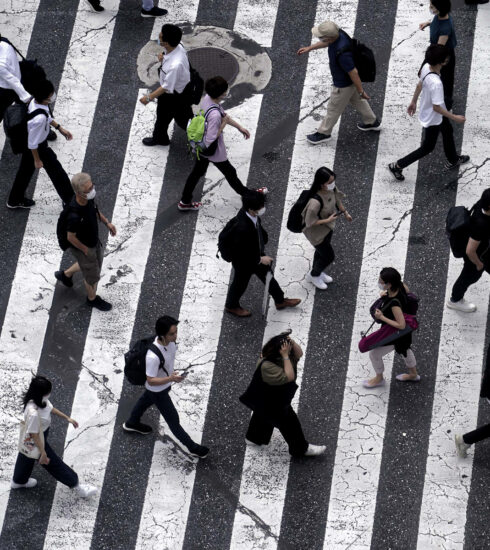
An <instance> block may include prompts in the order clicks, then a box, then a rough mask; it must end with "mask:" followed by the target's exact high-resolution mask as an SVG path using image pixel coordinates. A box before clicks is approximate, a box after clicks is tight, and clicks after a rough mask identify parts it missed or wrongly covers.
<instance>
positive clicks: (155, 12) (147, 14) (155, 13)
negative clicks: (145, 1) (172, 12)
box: [141, 7, 168, 17]
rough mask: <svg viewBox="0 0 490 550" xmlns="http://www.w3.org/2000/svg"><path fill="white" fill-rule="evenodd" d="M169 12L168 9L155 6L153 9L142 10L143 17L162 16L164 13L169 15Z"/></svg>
mask: <svg viewBox="0 0 490 550" xmlns="http://www.w3.org/2000/svg"><path fill="white" fill-rule="evenodd" d="M167 13H168V11H167V10H164V9H162V8H157V7H153V8H151V10H141V17H161V16H162V15H167Z"/></svg>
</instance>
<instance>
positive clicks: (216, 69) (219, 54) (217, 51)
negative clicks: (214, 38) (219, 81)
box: [188, 48, 239, 84]
mask: <svg viewBox="0 0 490 550" xmlns="http://www.w3.org/2000/svg"><path fill="white" fill-rule="evenodd" d="M188 55H189V61H190V62H191V65H192V66H193V67H194V68H195V69H196V70H197V71H198V72H199V74H200V75H201V77H202V78H203V79H204V82H206V80H207V79H208V78H212V77H213V76H222V77H223V78H224V79H225V80H226V81H227V82H228V84H231V83H232V82H233V81H234V80H235V78H236V76H237V74H238V69H239V67H238V61H237V60H236V59H235V56H234V55H232V54H231V53H230V52H227V51H226V50H223V49H221V48H196V49H194V50H189V51H188Z"/></svg>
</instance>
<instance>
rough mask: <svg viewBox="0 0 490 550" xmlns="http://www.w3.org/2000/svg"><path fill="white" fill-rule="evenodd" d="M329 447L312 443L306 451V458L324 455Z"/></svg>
mask: <svg viewBox="0 0 490 550" xmlns="http://www.w3.org/2000/svg"><path fill="white" fill-rule="evenodd" d="M326 449H327V447H326V446H325V445H312V444H311V443H310V444H309V445H308V448H307V449H306V453H305V456H318V455H322V454H323V453H324V452H325V450H326Z"/></svg>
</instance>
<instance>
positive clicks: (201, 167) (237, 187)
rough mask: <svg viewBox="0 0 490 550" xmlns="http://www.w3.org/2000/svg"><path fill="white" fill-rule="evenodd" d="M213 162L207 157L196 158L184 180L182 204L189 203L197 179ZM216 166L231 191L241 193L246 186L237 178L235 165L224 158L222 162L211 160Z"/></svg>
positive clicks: (245, 189)
mask: <svg viewBox="0 0 490 550" xmlns="http://www.w3.org/2000/svg"><path fill="white" fill-rule="evenodd" d="M210 162H213V161H210V160H208V159H207V158H205V157H203V156H202V155H201V156H200V158H199V159H196V163H195V164H194V168H193V169H192V172H191V173H190V174H189V177H188V178H187V181H186V182H185V187H184V191H183V192H182V198H181V201H182V202H183V203H184V204H190V203H191V202H192V193H193V191H194V189H195V187H196V185H197V184H198V182H199V179H200V178H202V177H203V176H204V175H205V174H206V172H207V169H208V166H209V163H210ZM213 164H214V165H215V166H216V168H217V169H218V170H219V171H220V172H221V173H222V174H223V176H225V178H226V181H227V182H228V183H229V184H230V186H231V187H232V189H233V191H236V192H237V193H238V194H239V195H243V194H244V193H245V192H246V191H247V188H246V187H245V185H243V183H242V182H241V181H240V179H239V178H238V175H237V173H236V169H235V167H234V166H233V165H232V164H231V163H230V161H229V160H224V161H222V162H213Z"/></svg>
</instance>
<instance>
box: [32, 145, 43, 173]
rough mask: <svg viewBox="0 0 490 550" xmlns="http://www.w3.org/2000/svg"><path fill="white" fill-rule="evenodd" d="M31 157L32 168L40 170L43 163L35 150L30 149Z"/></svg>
mask: <svg viewBox="0 0 490 550" xmlns="http://www.w3.org/2000/svg"><path fill="white" fill-rule="evenodd" d="M31 152H32V156H33V158H34V166H35V167H36V168H37V169H38V170H41V168H42V167H43V166H44V164H43V161H42V160H41V157H40V156H39V151H38V150H37V149H31Z"/></svg>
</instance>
